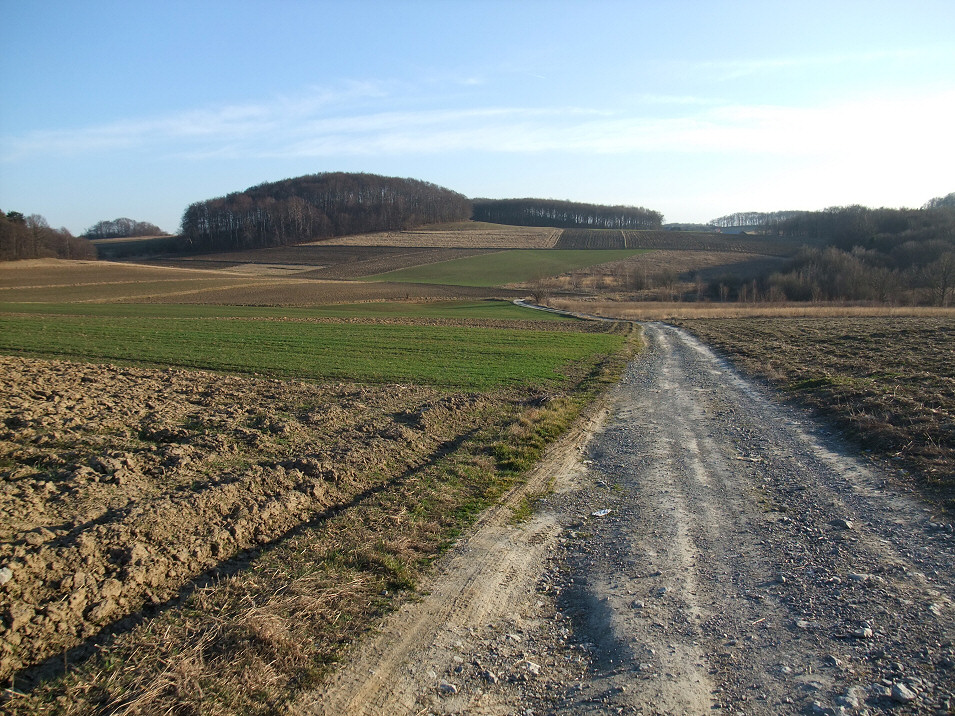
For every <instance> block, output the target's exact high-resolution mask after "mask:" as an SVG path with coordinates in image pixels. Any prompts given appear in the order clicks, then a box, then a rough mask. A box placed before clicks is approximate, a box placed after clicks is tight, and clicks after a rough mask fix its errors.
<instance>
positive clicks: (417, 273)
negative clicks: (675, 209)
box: [361, 249, 645, 287]
mask: <svg viewBox="0 0 955 716" xmlns="http://www.w3.org/2000/svg"><path fill="white" fill-rule="evenodd" d="M644 251H645V249H621V250H572V249H571V250H563V249H512V250H509V251H499V252H497V253H493V254H482V255H480V256H470V257H468V258H464V259H454V260H453V261H442V262H440V263H436V264H428V265H426V266H415V267H413V268H406V269H399V270H397V271H388V272H387V273H381V274H377V275H375V276H366V277H364V278H363V279H361V280H362V281H391V282H395V283H436V284H444V285H450V286H481V287H491V286H503V285H504V284H508V283H522V282H525V281H534V280H537V279H541V278H544V277H546V276H556V275H559V274H562V273H565V272H567V271H573V270H576V269H581V268H585V267H587V266H594V265H596V264H602V263H608V262H611V261H621V260H623V259H626V258H629V257H631V256H634V255H636V254H639V253H643V252H644Z"/></svg>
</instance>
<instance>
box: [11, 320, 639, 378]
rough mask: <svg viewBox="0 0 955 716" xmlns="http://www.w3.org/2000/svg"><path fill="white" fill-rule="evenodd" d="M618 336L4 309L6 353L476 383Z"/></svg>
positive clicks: (545, 372)
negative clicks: (32, 312) (29, 312)
mask: <svg viewBox="0 0 955 716" xmlns="http://www.w3.org/2000/svg"><path fill="white" fill-rule="evenodd" d="M624 341H625V337H624V336H621V335H618V334H606V333H598V334H594V333H579V332H572V331H568V332H563V331H533V330H526V329H525V330H519V329H497V328H485V327H476V326H455V325H449V326H429V325H415V324H413V325H389V324H385V325H381V324H367V323H344V324H338V323H312V322H300V321H283V320H221V319H219V318H159V317H152V316H150V317H145V316H137V317H131V316H117V315H97V316H73V315H6V316H3V315H0V351H3V352H5V353H12V354H26V355H40V356H69V357H77V358H82V359H86V360H93V361H130V362H139V363H147V364H153V365H155V364H159V365H173V366H182V367H189V368H203V369H209V370H221V371H234V372H242V373H264V374H268V375H276V376H285V377H296V378H306V379H316V380H348V381H357V382H367V383H417V384H425V385H435V386H442V387H453V388H464V389H467V390H488V389H493V388H497V387H503V386H508V385H512V386H518V385H522V386H527V385H548V384H550V385H554V384H560V383H561V382H563V380H564V379H565V377H566V374H567V373H568V372H569V371H572V370H579V369H580V368H581V366H585V365H587V364H591V363H594V364H595V363H596V362H597V361H598V360H599V359H600V357H601V356H602V355H606V354H609V353H613V352H614V351H616V350H617V349H618V348H620V346H621V345H622V344H623V343H624Z"/></svg>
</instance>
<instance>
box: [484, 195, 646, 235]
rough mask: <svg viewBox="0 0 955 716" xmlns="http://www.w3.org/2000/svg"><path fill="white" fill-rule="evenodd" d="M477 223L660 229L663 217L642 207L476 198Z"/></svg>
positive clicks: (542, 200)
mask: <svg viewBox="0 0 955 716" xmlns="http://www.w3.org/2000/svg"><path fill="white" fill-rule="evenodd" d="M472 204H473V207H474V209H473V214H472V217H473V219H474V220H475V221H487V222H491V223H494V224H510V225H511V226H553V227H555V228H558V229H574V228H579V229H659V228H660V226H661V225H662V223H663V214H661V213H660V212H659V211H653V210H651V209H645V208H643V207H641V206H603V205H600V204H582V203H579V202H573V201H558V200H555V199H474V200H473V201H472Z"/></svg>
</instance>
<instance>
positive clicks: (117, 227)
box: [83, 217, 168, 239]
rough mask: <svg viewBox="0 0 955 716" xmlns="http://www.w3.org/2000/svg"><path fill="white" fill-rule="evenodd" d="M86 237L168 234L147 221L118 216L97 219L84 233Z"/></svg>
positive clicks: (111, 237) (101, 237) (110, 237)
mask: <svg viewBox="0 0 955 716" xmlns="http://www.w3.org/2000/svg"><path fill="white" fill-rule="evenodd" d="M83 236H85V237H86V238H87V239H126V238H131V237H134V236H168V234H166V232H165V231H163V230H162V229H160V228H159V227H158V226H156V225H155V224H150V223H149V222H148V221H134V220H133V219H127V218H125V217H120V218H119V219H113V220H112V221H98V222H96V223H95V224H93V225H92V226H91V227H90V228H88V229H87V230H86V231H85V232H84V233H83Z"/></svg>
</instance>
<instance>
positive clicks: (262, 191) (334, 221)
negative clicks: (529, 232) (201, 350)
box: [179, 172, 471, 251]
mask: <svg viewBox="0 0 955 716" xmlns="http://www.w3.org/2000/svg"><path fill="white" fill-rule="evenodd" d="M470 214H471V202H470V201H469V200H468V199H467V197H465V196H464V195H462V194H458V193H457V192H454V191H451V190H450V189H445V188H444V187H440V186H437V185H435V184H430V183H428V182H423V181H419V180H417V179H400V178H397V177H383V176H378V175H375V174H346V173H342V172H334V173H324V174H309V175H307V176H302V177H297V178H295V179H284V180H282V181H278V182H269V183H265V184H259V185H258V186H254V187H251V188H249V189H246V190H245V191H242V192H235V193H232V194H228V195H227V196H224V197H220V198H216V199H209V200H206V201H200V202H196V203H195V204H192V205H190V206H189V207H188V208H187V209H186V211H185V213H184V214H183V217H182V229H181V235H180V238H179V248H180V249H181V250H184V251H196V250H201V251H228V250H232V249H253V248H261V247H267V246H289V245H292V244H300V243H304V242H307V241H315V240H318V239H326V238H332V237H335V236H347V235H349V234H363V233H370V232H375V231H396V230H401V229H409V228H413V227H415V226H423V225H425V224H435V223H440V222H448V221H461V220H464V219H467V218H469V217H470Z"/></svg>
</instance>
